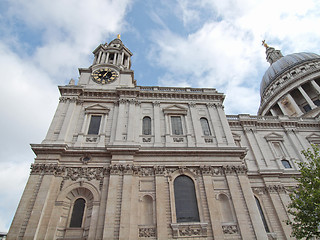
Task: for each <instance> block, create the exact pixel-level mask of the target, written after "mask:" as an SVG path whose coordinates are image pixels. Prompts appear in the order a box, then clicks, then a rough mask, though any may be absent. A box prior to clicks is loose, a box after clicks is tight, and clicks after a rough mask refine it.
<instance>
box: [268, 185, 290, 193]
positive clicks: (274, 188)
mask: <svg viewBox="0 0 320 240" xmlns="http://www.w3.org/2000/svg"><path fill="white" fill-rule="evenodd" d="M265 189H266V191H267V192H269V193H280V192H286V189H285V187H284V186H282V185H268V186H266V187H265Z"/></svg>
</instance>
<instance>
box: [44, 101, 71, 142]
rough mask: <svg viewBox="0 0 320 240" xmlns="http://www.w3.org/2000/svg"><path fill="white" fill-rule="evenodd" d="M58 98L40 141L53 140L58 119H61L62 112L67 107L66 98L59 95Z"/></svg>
mask: <svg viewBox="0 0 320 240" xmlns="http://www.w3.org/2000/svg"><path fill="white" fill-rule="evenodd" d="M59 100H60V101H59V105H58V107H57V111H56V113H55V115H54V117H53V119H52V122H51V124H50V127H49V130H48V133H47V135H46V138H45V139H44V140H43V141H42V143H47V142H50V141H52V140H53V136H54V132H55V131H56V130H57V129H56V128H57V126H58V124H59V121H62V120H63V119H61V117H62V116H63V115H62V114H63V112H65V111H66V110H67V109H68V105H67V100H66V99H65V98H64V97H61V98H60V99H59ZM59 130H60V129H59Z"/></svg>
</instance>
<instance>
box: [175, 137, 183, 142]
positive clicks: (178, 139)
mask: <svg viewBox="0 0 320 240" xmlns="http://www.w3.org/2000/svg"><path fill="white" fill-rule="evenodd" d="M173 142H183V138H176V137H174V138H173Z"/></svg>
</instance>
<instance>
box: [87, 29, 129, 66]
mask: <svg viewBox="0 0 320 240" xmlns="http://www.w3.org/2000/svg"><path fill="white" fill-rule="evenodd" d="M93 54H94V61H93V65H99V64H111V65H115V66H118V67H119V68H120V69H130V68H131V56H132V53H131V51H130V50H129V49H128V48H127V47H126V46H124V44H123V43H122V41H121V39H120V35H118V38H116V39H114V40H112V41H111V42H110V43H109V44H108V43H105V44H100V45H99V46H98V47H97V48H96V49H95V50H94V51H93Z"/></svg>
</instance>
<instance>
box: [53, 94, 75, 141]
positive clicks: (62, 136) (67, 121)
mask: <svg viewBox="0 0 320 240" xmlns="http://www.w3.org/2000/svg"><path fill="white" fill-rule="evenodd" d="M67 101H68V102H69V104H68V109H67V112H66V115H65V117H64V121H63V124H62V127H61V129H60V133H59V137H58V140H57V142H59V143H65V142H66V139H67V137H68V134H69V129H70V126H71V125H72V124H73V123H72V121H71V120H72V117H73V114H74V110H75V107H76V98H72V99H68V100H67Z"/></svg>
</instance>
